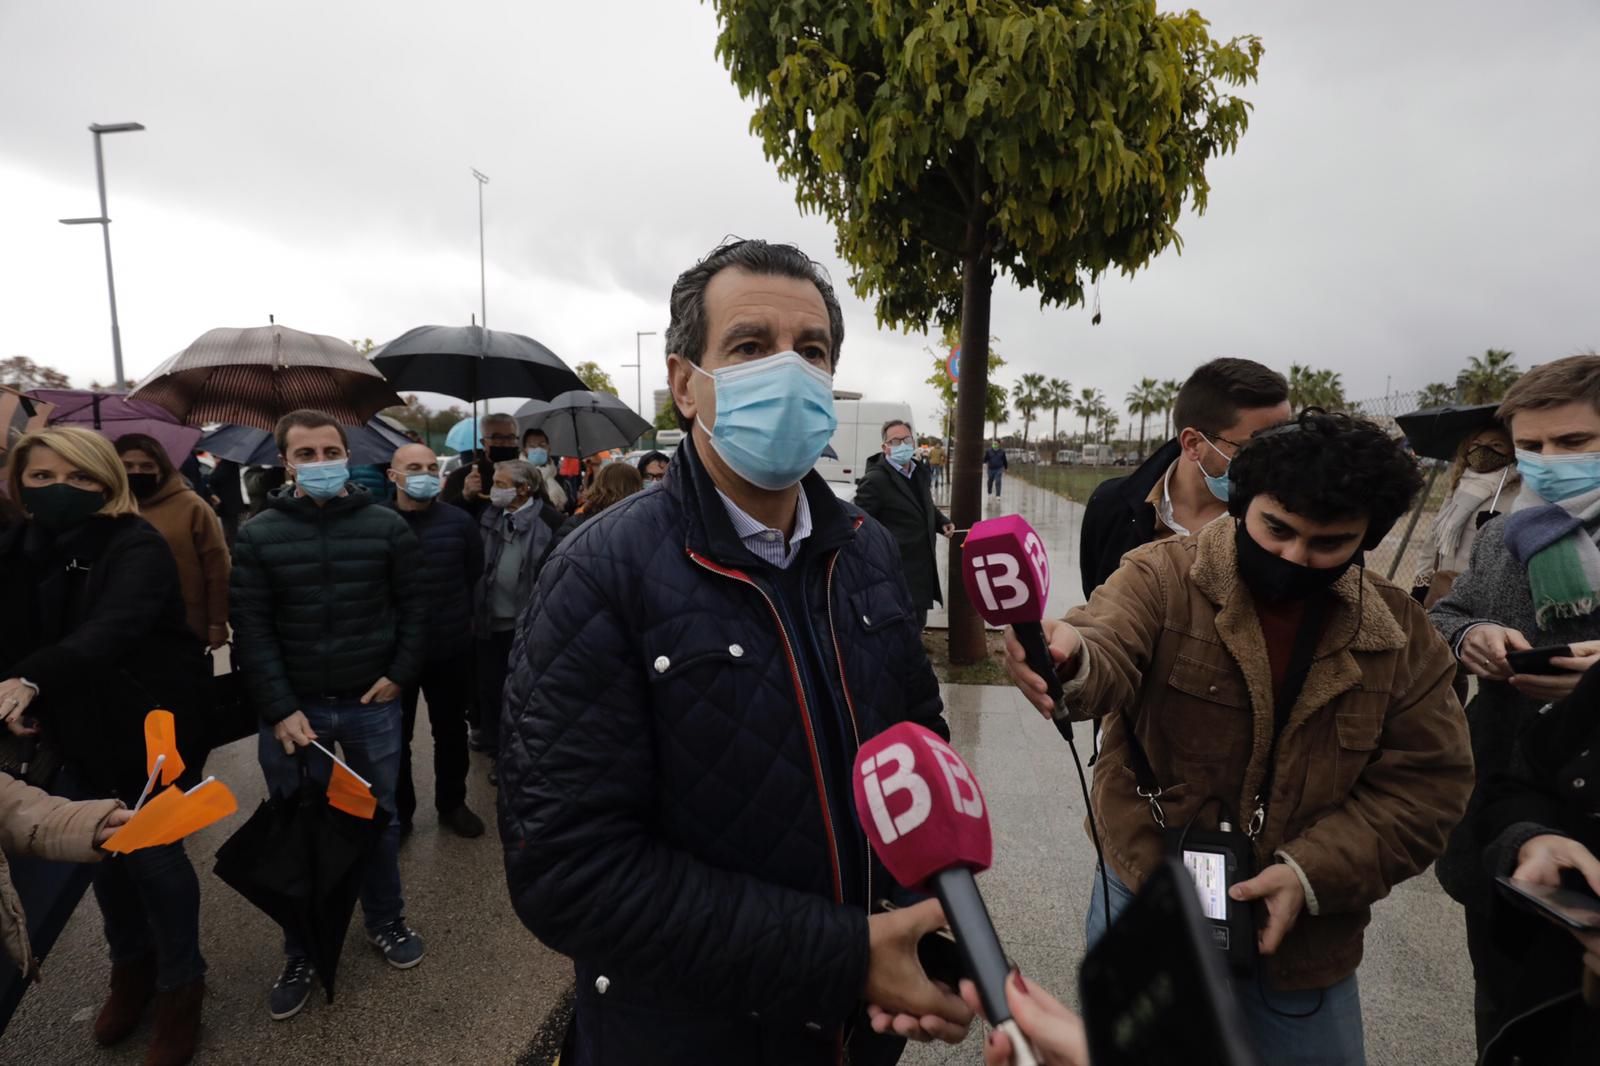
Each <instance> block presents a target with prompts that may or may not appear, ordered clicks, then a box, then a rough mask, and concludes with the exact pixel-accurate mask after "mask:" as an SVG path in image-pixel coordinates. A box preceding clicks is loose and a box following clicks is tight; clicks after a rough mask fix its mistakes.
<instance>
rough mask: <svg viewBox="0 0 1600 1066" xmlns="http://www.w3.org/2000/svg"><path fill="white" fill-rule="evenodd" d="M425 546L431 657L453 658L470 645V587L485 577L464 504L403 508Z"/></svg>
mask: <svg viewBox="0 0 1600 1066" xmlns="http://www.w3.org/2000/svg"><path fill="white" fill-rule="evenodd" d="M389 507H391V508H392V509H393V510H394V511H395V513H397V514H398V515H399V516H400V517H401V518H403V519H404V520H405V523H406V525H408V526H410V527H411V532H412V533H414V534H415V535H416V538H417V543H418V544H420V545H421V546H422V570H421V573H420V580H421V582H422V599H423V602H424V603H426V604H427V608H428V652H427V658H428V660H429V661H437V660H439V659H449V658H452V657H454V656H456V655H460V654H461V653H463V652H465V651H466V650H467V649H468V648H469V647H471V645H472V590H473V588H474V587H476V585H477V584H478V582H479V581H480V580H482V578H483V538H482V537H481V536H480V535H479V534H478V522H477V520H476V519H475V518H473V517H472V515H470V514H468V513H467V512H466V511H465V510H464V509H462V508H460V507H457V506H455V505H454V504H449V503H444V502H442V501H440V500H435V501H434V502H433V503H432V505H430V506H429V507H427V508H425V509H423V510H420V511H402V510H401V509H400V508H399V506H397V505H396V504H395V503H390V504H389Z"/></svg>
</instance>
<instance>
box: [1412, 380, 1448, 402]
mask: <svg viewBox="0 0 1600 1066" xmlns="http://www.w3.org/2000/svg"><path fill="white" fill-rule="evenodd" d="M1455 402H1456V386H1454V385H1448V384H1446V383H1445V382H1443V381H1435V382H1434V383H1433V384H1431V385H1426V386H1424V387H1423V389H1422V392H1420V393H1419V394H1418V395H1417V406H1418V407H1448V406H1450V405H1451V404H1453V403H1455Z"/></svg>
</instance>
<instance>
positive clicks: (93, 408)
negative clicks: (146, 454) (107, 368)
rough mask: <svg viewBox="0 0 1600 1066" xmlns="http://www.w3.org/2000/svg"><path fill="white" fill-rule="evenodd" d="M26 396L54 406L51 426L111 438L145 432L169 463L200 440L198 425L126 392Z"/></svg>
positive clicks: (180, 462)
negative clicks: (157, 445)
mask: <svg viewBox="0 0 1600 1066" xmlns="http://www.w3.org/2000/svg"><path fill="white" fill-rule="evenodd" d="M28 395H29V396H30V397H32V398H34V399H37V400H43V401H44V402H45V403H50V404H54V405H55V409H54V410H52V411H51V412H50V424H51V425H52V426H83V427H85V428H87V429H92V430H94V431H95V432H96V433H99V434H101V435H102V436H104V437H106V438H108V439H110V440H112V441H115V440H116V439H117V438H118V437H120V436H122V435H123V434H124V433H144V434H148V435H149V436H151V437H154V438H155V439H156V441H157V443H159V444H160V445H161V446H162V447H163V448H165V449H166V450H167V457H168V458H169V459H171V460H172V465H173V466H182V465H183V464H184V463H185V462H186V461H187V460H188V458H189V455H190V453H192V452H193V451H194V446H195V442H196V441H198V440H199V439H200V433H201V430H200V427H199V426H186V425H184V424H183V423H182V422H180V421H178V417H177V416H176V415H174V414H173V413H172V412H171V411H168V410H167V409H166V408H165V407H162V406H160V405H159V404H154V403H151V402H150V401H149V400H137V399H129V398H128V395H127V393H123V392H94V391H91V390H89V389H34V390H33V391H32V392H30V393H28Z"/></svg>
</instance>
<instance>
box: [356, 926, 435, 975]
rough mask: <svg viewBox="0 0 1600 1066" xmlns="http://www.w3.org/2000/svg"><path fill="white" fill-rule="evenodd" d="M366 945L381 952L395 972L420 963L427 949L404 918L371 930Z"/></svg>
mask: <svg viewBox="0 0 1600 1066" xmlns="http://www.w3.org/2000/svg"><path fill="white" fill-rule="evenodd" d="M367 943H369V944H371V945H372V946H373V947H375V948H377V949H378V950H379V951H381V952H383V957H384V960H385V961H386V962H388V963H389V965H390V966H393V967H394V968H395V969H397V970H409V969H411V967H413V966H415V965H416V964H417V963H419V962H421V961H422V956H423V955H425V954H427V950H428V949H427V948H426V947H425V946H424V945H423V943H422V938H421V937H420V936H418V935H417V934H416V932H415V931H413V930H412V929H411V927H410V926H408V925H406V920H405V919H404V918H396V919H395V920H394V921H392V922H389V923H388V924H386V925H383V926H381V927H379V928H378V929H376V930H371V931H369V932H368V933H367Z"/></svg>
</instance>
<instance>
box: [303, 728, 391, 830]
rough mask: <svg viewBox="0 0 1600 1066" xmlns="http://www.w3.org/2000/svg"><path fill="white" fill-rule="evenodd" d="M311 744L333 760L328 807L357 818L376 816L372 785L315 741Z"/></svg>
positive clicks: (376, 801)
mask: <svg viewBox="0 0 1600 1066" xmlns="http://www.w3.org/2000/svg"><path fill="white" fill-rule="evenodd" d="M311 743H313V744H316V746H317V750H318V751H320V752H322V754H324V755H326V756H327V757H328V758H330V759H332V760H333V772H332V773H330V774H329V775H328V806H330V807H333V808H335V809H336V810H341V811H343V812H344V813H346V814H350V815H354V816H355V817H357V818H371V817H372V816H373V815H374V814H376V813H377V812H378V800H377V797H375V796H374V795H373V794H372V783H371V782H370V781H368V780H367V779H366V778H364V777H362V776H361V775H360V774H358V773H356V772H355V771H354V770H352V769H350V767H349V766H348V765H346V764H345V762H344V760H343V759H341V758H339V757H338V756H337V755H335V754H334V753H333V752H331V751H329V750H328V749H327V748H324V747H323V746H322V745H321V744H317V742H316V741H314V740H313V741H312V742H311Z"/></svg>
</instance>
